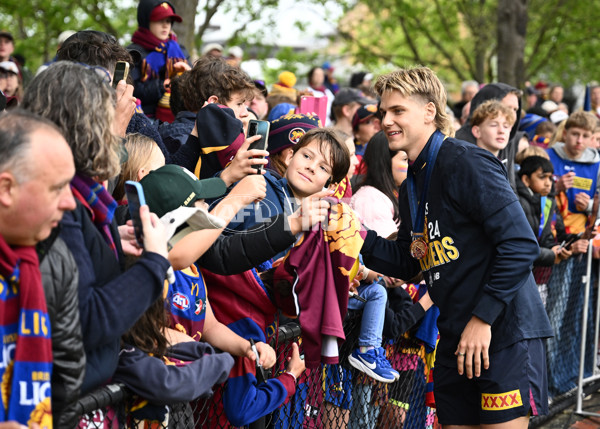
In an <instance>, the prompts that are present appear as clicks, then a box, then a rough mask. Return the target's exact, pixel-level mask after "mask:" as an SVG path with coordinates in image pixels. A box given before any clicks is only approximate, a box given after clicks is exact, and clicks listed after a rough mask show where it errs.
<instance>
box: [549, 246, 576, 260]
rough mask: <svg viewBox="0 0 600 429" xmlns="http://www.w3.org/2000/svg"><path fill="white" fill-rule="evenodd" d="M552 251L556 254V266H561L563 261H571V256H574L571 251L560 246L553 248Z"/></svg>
mask: <svg viewBox="0 0 600 429" xmlns="http://www.w3.org/2000/svg"><path fill="white" fill-rule="evenodd" d="M552 251H553V252H554V263H555V264H560V263H561V262H562V261H564V260H566V259H569V258H570V257H571V255H572V254H573V252H572V251H571V250H568V249H567V248H565V247H560V246H559V245H556V246H554V247H553V248H552Z"/></svg>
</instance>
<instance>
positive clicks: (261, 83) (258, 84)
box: [253, 79, 269, 98]
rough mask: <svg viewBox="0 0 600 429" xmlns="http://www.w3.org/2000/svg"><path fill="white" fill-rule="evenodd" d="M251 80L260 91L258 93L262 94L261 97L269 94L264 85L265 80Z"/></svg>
mask: <svg viewBox="0 0 600 429" xmlns="http://www.w3.org/2000/svg"><path fill="white" fill-rule="evenodd" d="M253 82H254V86H255V87H256V89H258V90H259V91H260V93H261V94H262V95H263V97H265V98H267V97H268V96H269V90H268V89H267V86H266V85H265V81H264V80H258V79H254V81H253Z"/></svg>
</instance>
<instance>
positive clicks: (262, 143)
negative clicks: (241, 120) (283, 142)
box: [247, 119, 271, 174]
mask: <svg viewBox="0 0 600 429" xmlns="http://www.w3.org/2000/svg"><path fill="white" fill-rule="evenodd" d="M270 127H271V124H270V123H269V121H259V120H256V119H251V120H250V122H248V135H247V137H252V136H260V140H258V141H255V142H254V143H252V144H250V146H249V147H248V150H252V149H259V150H267V148H268V147H269V143H268V142H269V130H270ZM252 168H255V169H257V170H258V172H259V174H260V173H262V171H263V168H264V167H263V166H262V165H253V166H252Z"/></svg>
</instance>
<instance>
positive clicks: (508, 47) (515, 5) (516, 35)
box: [498, 0, 528, 88]
mask: <svg viewBox="0 0 600 429" xmlns="http://www.w3.org/2000/svg"><path fill="white" fill-rule="evenodd" d="M527 19H528V18H527V0H498V81H500V82H504V83H506V84H509V85H512V86H514V87H517V88H520V87H521V86H522V84H523V82H524V78H525V75H524V74H525V67H524V61H523V58H524V56H525V34H526V33H527Z"/></svg>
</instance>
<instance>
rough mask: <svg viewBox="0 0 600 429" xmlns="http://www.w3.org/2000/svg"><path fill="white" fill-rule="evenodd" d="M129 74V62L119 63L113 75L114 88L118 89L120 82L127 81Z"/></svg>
mask: <svg viewBox="0 0 600 429" xmlns="http://www.w3.org/2000/svg"><path fill="white" fill-rule="evenodd" d="M128 74H129V63H128V62H127V61H117V65H116V66H115V71H114V73H113V80H112V86H113V88H116V87H117V85H118V84H119V82H120V81H122V80H125V81H126V80H127V75H128Z"/></svg>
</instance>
